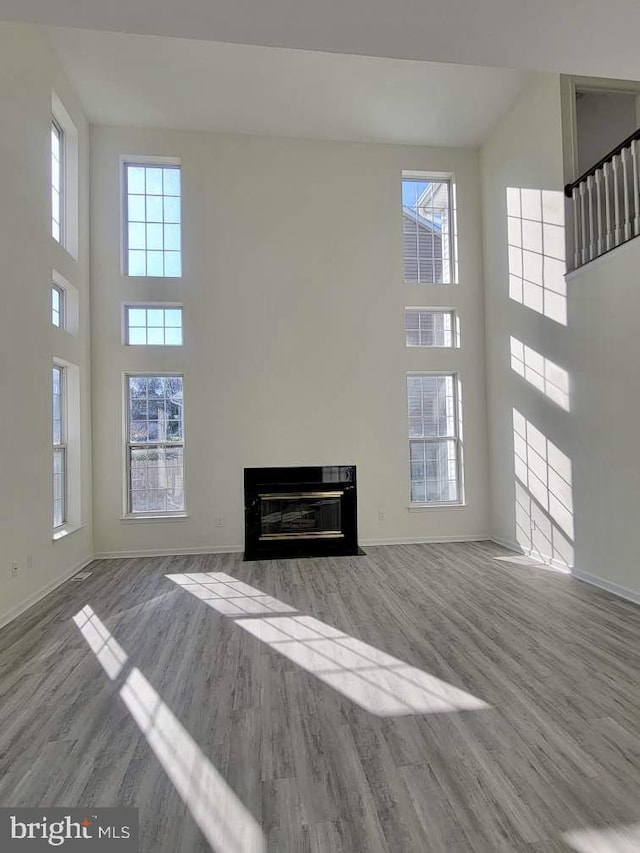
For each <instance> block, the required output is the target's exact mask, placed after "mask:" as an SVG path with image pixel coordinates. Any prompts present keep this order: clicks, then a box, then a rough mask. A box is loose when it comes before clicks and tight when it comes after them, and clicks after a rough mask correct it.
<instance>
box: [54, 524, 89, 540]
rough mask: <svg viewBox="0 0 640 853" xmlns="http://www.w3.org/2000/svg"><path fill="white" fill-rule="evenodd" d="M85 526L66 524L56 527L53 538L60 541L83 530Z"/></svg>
mask: <svg viewBox="0 0 640 853" xmlns="http://www.w3.org/2000/svg"><path fill="white" fill-rule="evenodd" d="M83 527H84V524H70V525H69V524H65V525H64V526H63V527H56V529H55V530H54V531H53V535H52V537H51V538H52V539H53V541H54V542H60V540H61V539H66V538H67V536H70V535H71V534H72V533H76V532H77V531H78V530H82V529H83Z"/></svg>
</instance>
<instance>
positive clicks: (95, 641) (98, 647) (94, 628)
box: [73, 605, 127, 681]
mask: <svg viewBox="0 0 640 853" xmlns="http://www.w3.org/2000/svg"><path fill="white" fill-rule="evenodd" d="M73 621H74V622H75V623H76V625H77V626H78V628H79V629H80V631H81V632H82V635H83V637H84V638H85V640H86V641H87V643H88V644H89V648H90V649H91V651H92V652H93V653H94V655H95V656H96V657H97V658H98V661H99V662H100V665H101V666H102V668H103V669H104V671H105V672H106V673H107V675H108V676H109V678H110V679H111V680H112V681H113V680H114V679H115V678H117V677H118V676H119V675H120V673H121V672H122V668H123V666H124V665H125V663H126V662H127V655H126V654H125V652H124V651H123V650H122V649H121V647H120V646H119V645H118V643H116V641H115V640H114V639H113V636H112V635H111V633H110V632H109V629H108V628H107V627H106V626H105V625H103V624H102V622H101V621H100V619H98V617H97V616H96V614H95V613H94V612H93V610H92V608H91V607H89V605H87V606H86V607H83V608H82V610H81V611H80V612H79V613H76V615H75V616H74V617H73Z"/></svg>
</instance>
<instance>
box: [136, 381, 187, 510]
mask: <svg viewBox="0 0 640 853" xmlns="http://www.w3.org/2000/svg"><path fill="white" fill-rule="evenodd" d="M126 388H127V469H128V481H129V482H128V493H129V498H128V512H129V513H130V514H134V515H135V514H139V513H155V514H157V513H171V512H182V511H183V510H184V485H183V467H184V466H183V456H184V428H183V424H184V413H183V395H182V376H127V385H126Z"/></svg>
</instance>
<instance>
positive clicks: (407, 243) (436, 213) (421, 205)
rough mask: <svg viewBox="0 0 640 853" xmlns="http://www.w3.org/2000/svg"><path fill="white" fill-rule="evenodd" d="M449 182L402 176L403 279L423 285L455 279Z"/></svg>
mask: <svg viewBox="0 0 640 853" xmlns="http://www.w3.org/2000/svg"><path fill="white" fill-rule="evenodd" d="M452 194H453V193H452V183H451V180H450V179H448V178H447V179H441V180H432V179H429V178H427V177H418V176H407V177H403V179H402V234H403V259H404V280H405V281H406V282H420V283H426V284H449V283H451V282H452V281H454V275H453V270H454V258H453V254H454V253H453V248H454V246H453V244H454V240H453V228H452V218H453V217H452V207H453V205H452Z"/></svg>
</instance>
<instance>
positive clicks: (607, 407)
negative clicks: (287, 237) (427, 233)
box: [480, 74, 640, 600]
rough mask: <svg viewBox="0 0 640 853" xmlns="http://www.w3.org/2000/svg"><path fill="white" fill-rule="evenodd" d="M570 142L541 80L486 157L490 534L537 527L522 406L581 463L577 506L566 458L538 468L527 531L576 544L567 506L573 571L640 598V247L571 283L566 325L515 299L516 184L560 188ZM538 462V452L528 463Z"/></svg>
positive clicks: (556, 93) (576, 467) (550, 90)
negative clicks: (520, 433)
mask: <svg viewBox="0 0 640 853" xmlns="http://www.w3.org/2000/svg"><path fill="white" fill-rule="evenodd" d="M562 135H563V128H562V114H561V79H560V78H559V77H558V76H557V75H550V74H545V75H536V76H535V77H534V79H533V80H532V82H531V85H530V86H529V87H528V89H527V90H526V91H525V92H524V93H523V95H522V96H521V97H520V99H519V100H518V101H517V102H516V104H515V105H514V107H513V108H512V109H511V111H510V112H509V113H508V114H507V115H506V116H505V118H504V119H503V121H502V122H501V123H500V124H499V126H498V127H497V128H496V129H495V131H494V132H493V134H492V135H491V136H490V138H489V139H488V140H487V141H486V143H485V145H484V146H483V148H482V150H481V156H480V163H481V175H482V191H483V214H484V260H485V317H486V342H487V386H488V411H489V435H490V464H491V505H492V530H493V535H494V537H495V538H496V539H498V540H499V541H502V542H504V543H505V544H509V545H512V546H515V547H518V546H519V545H520V546H522V545H523V540H524V539H526V536H524V537H523V535H522V531H520V532H517V530H516V521H517V514H518V520H519V521H520V523H522V521H523V519H524V521H525V523H526V522H527V519H526V513H523V512H522V510H521V509H518V510H516V483H518V482H519V483H520V485H519V487H518V488H519V489H520V494H521V495H522V494H523V493H522V482H521V479H519V478H518V477H517V476H516V464H515V460H514V443H516V442H517V441H518V439H517V438H515V439H514V425H513V410H514V409H516V410H517V411H518V412H519V413H520V414H521V415H522V416H523V417H524V418H526V419H527V420H528V421H529V423H530V424H532V425H533V427H535V429H536V430H538V431H539V433H541V434H542V436H543V437H544V439H545V440H546V450H547V451H548V452H550V453H551V455H552V456H553V457H554V459H555V460H557V459H558V458H560V459H561V462H562V464H563V465H564V464H565V463H566V460H567V459H568V460H569V462H570V467H571V479H572V494H571V495H570V496H569V500H567V497H568V495H567V490H566V487H565V486H563V485H562V484H560V485H558V478H557V476H556V471H555V469H554V465H556V462H553V461H552V464H551V466H550V467H547V470H546V471H545V470H540V469H539V473H540V475H541V478H542V479H543V480H544V478H545V477H547V478H548V480H547V481H546V482H545V483H544V484H542V483H541V482H537V481H536V480H535V472H534V477H530V478H529V479H530V482H529V483H528V484H527V491H529V492H533V493H534V497H536V496H537V498H540V499H541V502H543V503H544V491H545V488H546V489H547V501H548V503H547V506H546V508H544V509H545V511H544V512H542V513H541V511H540V506H539V505H538V510H537V514H536V517H537V519H538V526H537V527H536V529H534V527H535V525H534V524H533V521H531V527H530V530H529V534H530V535H532V536H533V537H534V538H535V539H536V540H537V542H538V544H540V543H541V542H543V541H544V538H545V535H546V533H547V532H548V531H543V530H541V526H540V525H542V526H543V525H544V524H545V523H548V524H549V526H550V528H555V533H560V535H561V536H563V537H564V538H565V539H566V538H570V537H567V536H566V529H567V526H570V523H569V524H568V523H567V511H568V512H569V513H570V514H571V515H572V516H573V518H572V524H573V536H572V539H573V542H572V545H573V550H574V559H573V563H574V568H573V572H574V574H576V575H577V576H581V577H583V578H585V579H587V580H590V581H591V582H593V583H597V584H599V585H601V586H604V587H606V588H609V589H612V590H614V591H617V592H621V593H622V594H624V595H626V596H627V597H630V598H634V597H635V598H637V599H638V600H640V569H639V568H638V560H637V540H636V537H635V524H636V520H637V518H638V515H639V512H640V469H639V468H638V466H637V464H636V459H637V438H636V436H637V423H638V417H639V416H640V405H639V403H638V399H637V395H636V394H635V393H634V388H635V386H636V385H637V375H638V368H639V367H640V355H639V353H640V350H639V349H638V341H637V333H636V331H635V326H636V325H637V324H636V317H637V316H638V312H639V311H640V290H639V289H638V286H637V269H638V263H639V262H640V245H638V244H639V243H640V241H637V240H636V241H632V242H631V243H630V244H628V245H627V246H624V247H621V248H619V249H617V250H615V251H614V252H613V253H611V254H609V255H607V256H606V257H604V258H602V259H600V260H599V261H596V262H594V263H592V264H589V265H587V266H586V267H585V268H584V269H582V270H580V271H579V272H577V273H574V274H572V275H570V276H569V277H568V280H567V293H566V318H567V325H563V324H562V323H561V322H557V321H556V320H555V319H553V318H552V317H549V316H545V314H544V313H539V312H538V311H536V310H533V309H532V308H531V307H527V306H526V305H523V304H520V303H519V302H518V301H516V300H514V299H512V298H510V295H509V287H510V282H509V275H510V268H509V249H508V244H509V238H508V232H507V202H506V193H507V188H509V187H511V188H514V187H515V188H518V187H520V188H530V189H535V190H542V191H550V192H551V193H556V194H559V193H561V192H562V188H563V183H564V180H563V140H562ZM543 254H544V251H543ZM543 263H544V262H543ZM511 272H513V270H511ZM533 277H534V278H535V275H534V276H533ZM552 313H553V312H552ZM511 336H514V337H516V338H517V339H518V340H520V341H522V342H523V343H524V344H525V345H527V346H529V347H530V348H531V349H533V350H535V351H536V352H537V353H539V354H540V355H542V356H544V357H545V358H546V359H549V360H551V361H552V362H553V363H554V364H555V365H557V366H558V367H560V368H561V369H563V370H565V371H567V373H568V376H569V391H570V401H569V405H570V410H569V411H565V410H564V409H563V408H562V407H561V406H558V405H556V403H555V402H553V401H552V400H551V399H550V397H549V396H548V395H546V394H545V393H543V391H541V390H538V388H536V387H534V386H533V385H532V384H530V383H529V382H527V381H525V379H524V378H523V377H522V376H520V375H519V374H518V373H517V372H515V371H514V370H513V369H512V367H511V353H510V338H511ZM534 379H535V377H534ZM536 381H537V380H536ZM538 439H539V436H535V433H534V440H535V441H537V440H538ZM551 445H552V447H551ZM557 451H559V452H560V454H564V456H565V457H566V459H562V457H559V456H558V453H557ZM539 463H540V460H539V458H538V457H537V456H536V455H535V453H530V468H534V469H535V468H536V466H539ZM518 464H520V463H518ZM520 474H521V475H522V467H520ZM558 495H560V497H559V498H558ZM545 516H546V521H545ZM534 520H535V519H534ZM551 533H552V536H553V535H554V531H553V530H551ZM559 541H560V540H559ZM525 550H526V549H525ZM535 550H536V549H535V548H534V551H535ZM539 550H540V553H541V554H542V556H543V557H545V558H546V559H548V560H551V559H552V558H555V557H556V556H557V555H554V554H553V553H551V551H552V550H553V549H547V553H544V548H542V549H539ZM558 562H559V563H562V560H559V561H558Z"/></svg>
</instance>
